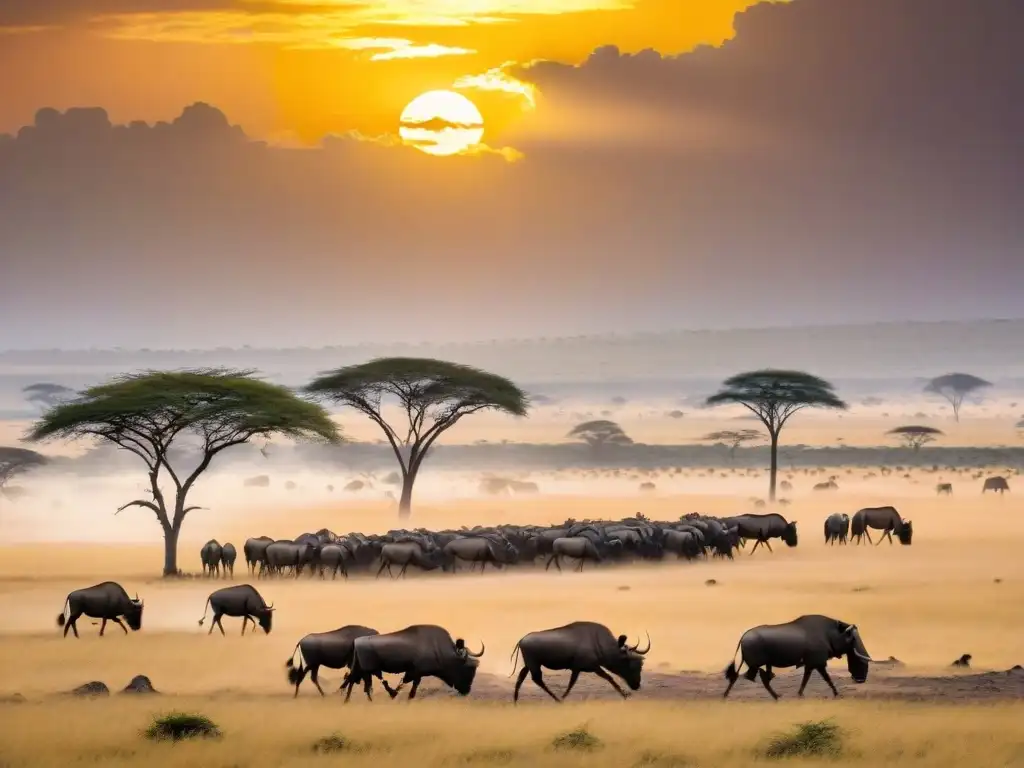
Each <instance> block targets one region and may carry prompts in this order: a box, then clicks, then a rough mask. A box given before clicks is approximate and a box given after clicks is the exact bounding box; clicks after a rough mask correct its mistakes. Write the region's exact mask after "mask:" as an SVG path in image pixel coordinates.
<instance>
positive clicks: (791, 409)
mask: <svg viewBox="0 0 1024 768" xmlns="http://www.w3.org/2000/svg"><path fill="white" fill-rule="evenodd" d="M723 403H736V404H739V405H742V406H743V407H744V408H746V409H747V410H748V411H750V412H751V413H752V414H754V415H755V416H756V417H757V418H758V419H760V421H761V423H762V424H764V426H765V428H766V429H767V430H768V437H769V439H770V440H771V472H770V475H769V478H770V479H769V481H768V483H769V484H768V496H769V498H770V499H771V500H772V501H775V483H776V479H777V476H778V471H779V433H780V432H781V431H782V428H783V427H784V426H786V422H788V421H789V420H790V418H791V417H792V416H793V414H795V413H798V412H799V411H802V410H804V409H805V408H839V409H844V410H845V409H846V408H847V405H846V403H844V402H843V401H842V400H840V399H839V398H838V397H836V395H835V392H834V388H833V386H832V385H831V384H830V383H829V382H827V381H825V380H824V379H820V378H818V377H817V376H812V375H811V374H809V373H804V372H803V371H783V370H775V369H766V370H761V371H749V372H747V373H740V374H737V375H736V376H733V377H732V378H729V379H726V380H725V383H724V384H723V385H722V389H721V390H720V391H719V392H717V393H716V394H714V395H712V396H711V397H709V398H708V399H707V403H706V404H707V405H709V406H713V405H721V404H723Z"/></svg>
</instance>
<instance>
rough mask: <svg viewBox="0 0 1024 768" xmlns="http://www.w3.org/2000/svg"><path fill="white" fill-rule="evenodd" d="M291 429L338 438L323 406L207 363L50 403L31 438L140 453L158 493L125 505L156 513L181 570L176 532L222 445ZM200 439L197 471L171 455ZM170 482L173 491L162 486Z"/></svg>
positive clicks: (170, 567)
mask: <svg viewBox="0 0 1024 768" xmlns="http://www.w3.org/2000/svg"><path fill="white" fill-rule="evenodd" d="M271 435H285V436H286V437H290V438H294V439H317V440H325V441H329V442H335V441H337V440H338V439H339V436H338V431H337V427H336V426H335V424H334V422H333V421H331V419H330V417H329V416H328V415H327V412H326V411H324V409H323V408H321V407H320V406H319V405H317V404H315V403H310V402H307V401H305V400H302V399H300V398H299V397H296V396H295V394H294V393H292V392H291V391H290V390H289V389H287V388H286V387H281V386H278V385H276V384H270V383H267V382H265V381H261V380H260V379H257V378H256V377H255V375H254V372H253V371H245V370H231V369H225V368H205V369H196V370H184V371H146V372H143V373H136V374H127V375H124V376H119V377H117V378H115V379H113V380H111V381H110V382H108V383H106V384H101V385H99V386H95V387H91V388H89V389H86V390H85V391H84V392H81V393H80V394H79V395H78V396H77V397H76V398H75V399H73V400H70V401H67V402H63V403H60V404H58V405H56V406H54V407H53V408H51V409H50V410H48V411H47V412H46V413H45V414H44V415H43V416H42V418H41V419H40V420H39V421H38V422H37V423H36V424H35V425H34V427H33V428H32V431H31V433H30V434H29V439H30V440H37V441H38V440H47V439H65V440H75V439H81V438H95V439H98V440H101V441H107V442H109V443H112V444H114V445H116V446H117V447H118V448H120V449H123V450H125V451H128V452H129V453H133V454H135V455H136V456H138V457H139V458H140V459H141V460H142V461H143V462H144V463H145V465H146V469H147V470H148V473H149V493H150V495H151V496H152V499H136V500H134V501H129V502H128V503H127V504H124V505H122V506H121V507H120V508H119V509H118V510H117V511H118V512H121V511H122V510H124V509H127V508H128V507H142V508H144V509H148V510H150V511H151V512H153V514H154V515H156V519H157V520H158V521H159V523H160V526H161V528H163V532H164V575H165V576H173V575H177V573H178V535H179V533H180V532H181V526H182V523H184V521H185V517H186V516H187V515H188V513H189V512H192V511H193V510H196V509H200V507H197V506H187V504H186V501H187V498H188V494H189V492H190V491H191V490H192V488H193V486H194V485H195V483H196V481H197V480H198V479H199V478H200V476H201V475H202V474H203V472H205V471H206V469H207V468H208V467H209V466H210V463H211V462H212V461H213V459H214V458H216V456H217V455H218V454H220V453H221V452H223V451H225V450H227V449H228V448H231V447H232V446H236V445H242V444H243V443H247V442H249V441H250V440H252V439H253V438H254V437H270V436H271ZM190 440H191V441H193V442H194V443H197V446H198V456H199V457H200V458H199V460H198V463H197V464H196V466H195V467H193V468H192V469H191V470H183V469H182V468H181V467H175V466H172V462H171V461H170V459H169V457H170V456H173V455H174V454H175V453H178V449H179V448H180V447H181V446H182V444H183V443H187V442H189V441H190ZM168 481H169V485H170V488H169V493H166V494H165V490H164V486H165V485H166V484H168Z"/></svg>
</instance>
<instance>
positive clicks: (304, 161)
mask: <svg viewBox="0 0 1024 768" xmlns="http://www.w3.org/2000/svg"><path fill="white" fill-rule="evenodd" d="M1000 11H1001V12H1002V13H1003V14H1004V15H1003V16H998V15H997V12H1000ZM974 12H976V14H977V15H976V16H972V15H971V14H972V13H974ZM1019 20H1020V8H1019V5H1018V4H1017V3H1013V2H997V1H996V0H961V1H960V2H954V1H953V0H931V1H930V2H927V3H922V2H920V0H885V2H880V1H878V0H795V2H794V3H792V4H790V5H766V6H764V7H760V6H759V7H757V8H756V9H754V10H753V11H750V12H748V13H746V14H744V15H742V16H740V18H739V19H738V20H737V25H736V27H737V36H736V38H735V40H733V41H731V42H730V43H729V44H728V45H726V46H725V47H723V48H722V49H703V50H699V51H696V52H694V53H692V54H687V55H684V56H679V57H663V56H660V55H658V54H655V53H643V54H638V55H636V56H624V55H622V54H620V53H618V52H616V51H614V50H612V49H601V50H599V51H597V52H595V54H594V56H592V57H591V58H590V59H589V60H588V61H587V62H586V63H584V64H583V65H581V66H579V67H571V66H565V65H560V64H553V63H540V64H536V65H534V66H532V67H530V68H529V70H527V71H526V72H525V73H524V75H528V76H529V77H530V78H531V79H533V80H534V81H535V82H537V83H539V84H540V85H541V87H542V95H543V98H542V99H541V102H540V106H539V108H538V110H537V111H536V113H534V114H533V115H532V116H530V117H528V118H526V119H525V120H524V123H523V126H522V129H521V130H517V132H516V134H515V135H514V136H512V135H509V136H505V137H500V136H499V137H495V136H490V135H487V136H486V137H485V138H486V140H487V141H488V143H490V144H491V145H497V146H502V145H505V144H508V143H511V144H512V145H513V146H516V147H518V148H521V149H523V150H524V151H525V152H526V159H525V160H524V161H522V162H519V163H508V162H505V161H504V160H503V159H502V158H500V157H497V156H494V155H482V156H476V157H462V158H445V159H439V158H433V157H428V156H426V155H424V154H422V153H419V152H416V151H415V150H412V149H409V148H407V147H400V146H395V145H394V142H388V141H367V140H360V139H359V138H358V137H334V138H330V139H328V140H326V141H325V142H324V144H323V146H322V147H321V148H318V149H309V150H299V149H283V148H275V147H273V146H268V145H265V144H262V143H259V142H254V141H252V140H251V139H250V138H248V137H247V136H245V134H244V133H243V131H242V130H241V129H239V128H237V127H235V126H232V125H231V124H230V122H229V121H228V120H227V119H226V118H225V117H224V115H223V114H221V113H220V112H219V111H217V110H216V109H214V108H212V107H207V106H202V105H199V106H194V107H192V108H190V109H188V110H186V111H185V113H184V114H183V115H182V116H181V117H180V118H179V119H177V120H175V121H172V122H168V123H164V124H158V125H156V126H146V125H144V124H132V125H128V126H113V125H111V124H110V122H109V120H108V119H107V117H106V113H104V112H102V110H72V111H69V112H66V113H63V114H62V113H57V112H55V111H53V110H43V111H41V112H40V113H39V115H38V116H37V119H36V121H35V125H34V126H32V127H30V128H26V129H24V130H22V131H21V132H20V133H19V134H18V135H17V136H14V137H8V138H7V139H5V140H0V199H3V200H4V205H3V206H2V207H0V231H2V232H4V259H5V265H4V280H3V281H2V282H0V347H4V346H13V345H22V346H23V345H44V346H52V345H58V344H66V345H75V346H82V345H85V346H88V345H90V344H124V345H131V344H135V345H142V346H147V345H148V346H157V345H161V344H185V345H210V344H217V343H224V344H231V343H267V344H319V343H328V342H331V343H333V342H338V341H357V340H360V339H367V340H369V339H377V338H413V339H415V338H430V337H433V338H437V337H452V338H455V337H457V338H467V337H470V338H472V337H491V336H499V335H513V334H514V335H527V334H541V335H550V334H554V333H570V334H572V333H583V332H597V331H608V330H636V329H654V328H659V327H660V328H665V327H715V326H719V327H720V326H744V325H747V326H749V325H766V324H790V323H811V322H816V323H829V322H846V321H874V320H893V319H904V318H921V319H943V318H948V319H955V318H963V317H973V316H1017V315H1019V314H1020V309H1019V307H1020V304H1019V293H1020V286H1021V285H1024V260H1022V259H1021V258H1020V254H1021V253H1022V252H1024V247H1022V246H1024V231H1022V229H1021V227H1020V216H1021V213H1022V211H1024V185H1022V184H1021V183H1020V179H1021V178H1024V175H1022V174H1024V168H1022V165H1021V147H1020V141H1019V137H1020V135H1022V134H1021V111H1020V110H1021V106H1020V105H1021V103H1022V101H1024V100H1022V98H1021V77H1022V73H1024V63H1022V61H1021V56H1022V52H1021V50H1020V47H1019V46H1017V45H1016V44H1015V41H1016V40H1017V39H1019V37H1020V35H1019V34H1018V35H1017V36H1016V37H1015V36H1014V35H1013V34H1011V32H1012V31H1013V30H1014V29H1016V31H1018V32H1019V31H1020V23H1019ZM1014 25H1016V26H1014ZM869 31H874V32H876V33H877V34H876V35H875V36H871V35H870V34H869ZM983 33H984V34H983ZM982 37H984V46H982V45H981V44H980V43H981V38H982ZM748 38H749V39H748ZM667 375H669V374H667Z"/></svg>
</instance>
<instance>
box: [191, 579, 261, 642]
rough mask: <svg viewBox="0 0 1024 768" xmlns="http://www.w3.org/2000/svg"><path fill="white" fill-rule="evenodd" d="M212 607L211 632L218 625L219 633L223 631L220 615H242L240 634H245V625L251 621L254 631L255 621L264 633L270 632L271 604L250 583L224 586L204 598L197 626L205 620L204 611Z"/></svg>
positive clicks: (201, 624)
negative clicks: (204, 603)
mask: <svg viewBox="0 0 1024 768" xmlns="http://www.w3.org/2000/svg"><path fill="white" fill-rule="evenodd" d="M210 608H212V609H213V621H212V622H211V623H210V631H209V632H208V633H207V634H213V628H214V627H220V633H221V634H222V635H223V634H225V633H224V625H223V624H221V621H220V620H221V617H222V616H233V617H235V618H237V617H239V616H241V617H242V634H243V635H244V634H245V625H246V624H248V623H249V622H250V621H251V622H252V629H253V632H254V633H255V631H256V624H257V622H258V623H259V625H260V626H261V627H263V632H264V633H265V634H268V635H269V634H270V625H271V623H272V621H273V618H274V606H273V604H271V605H267V603H266V601H265V600H264V599H263V597H262V595H260V593H259V592H257V591H256V588H255V587H254V586H252V585H251V584H239V585H238V586H236V587H224V588H223V589H218V590H217V591H216V592H213V593H211V594H210V596H209V597H208V598H206V608H205V609H203V618H201V619H200V620H199V626H200V627H201V626H203V622H204V621H206V612H207V611H208V610H209V609H210Z"/></svg>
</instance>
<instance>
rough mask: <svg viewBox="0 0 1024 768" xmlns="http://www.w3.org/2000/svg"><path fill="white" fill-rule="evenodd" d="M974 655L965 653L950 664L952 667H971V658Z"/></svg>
mask: <svg viewBox="0 0 1024 768" xmlns="http://www.w3.org/2000/svg"><path fill="white" fill-rule="evenodd" d="M972 658H973V657H972V656H971V654H969V653H965V654H964V655H963V656H961V657H960V658H959V659H957V660H956V661H954V662H953V663H952V664H950V666H951V667H960V668H961V669H969V668H970V666H971V659H972Z"/></svg>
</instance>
